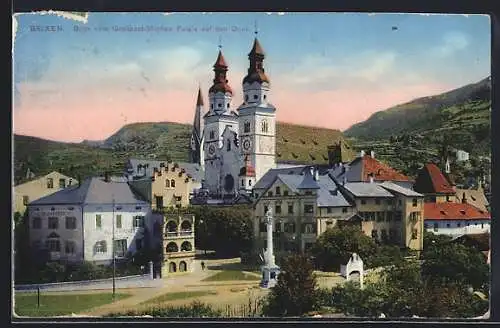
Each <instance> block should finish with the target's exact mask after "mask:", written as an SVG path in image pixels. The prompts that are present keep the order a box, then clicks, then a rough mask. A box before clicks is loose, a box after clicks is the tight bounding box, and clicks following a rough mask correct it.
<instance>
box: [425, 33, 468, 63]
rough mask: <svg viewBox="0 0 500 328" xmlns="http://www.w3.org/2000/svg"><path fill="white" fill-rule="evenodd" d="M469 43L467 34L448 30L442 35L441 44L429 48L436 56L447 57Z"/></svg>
mask: <svg viewBox="0 0 500 328" xmlns="http://www.w3.org/2000/svg"><path fill="white" fill-rule="evenodd" d="M468 45H469V40H468V38H467V36H466V35H465V34H463V33H460V32H449V33H446V34H445V35H444V36H443V40H442V44H440V45H438V46H436V47H435V48H433V49H431V51H430V52H431V54H433V55H435V56H436V57H441V58H443V57H449V56H451V55H453V54H455V53H456V52H458V51H460V50H463V49H465V48H466V47H467V46H468Z"/></svg>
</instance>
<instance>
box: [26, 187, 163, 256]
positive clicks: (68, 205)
mask: <svg viewBox="0 0 500 328" xmlns="http://www.w3.org/2000/svg"><path fill="white" fill-rule="evenodd" d="M28 208H29V211H28V212H29V242H30V245H31V246H32V251H33V252H32V253H33V255H34V259H39V260H41V259H43V260H49V261H50V260H62V261H68V262H82V261H90V262H94V263H97V264H107V263H109V262H111V261H112V259H113V255H112V254H113V240H114V246H115V249H114V252H115V255H116V258H117V259H123V258H125V257H126V256H127V254H129V253H135V252H136V251H138V250H141V249H143V248H148V247H151V245H150V244H151V243H150V241H151V236H152V234H156V235H158V232H161V230H159V227H158V226H156V227H155V226H154V223H153V221H152V219H151V218H152V217H151V207H150V205H149V204H148V203H147V202H146V201H144V200H142V199H141V198H140V197H139V196H138V195H137V194H135V193H134V192H133V191H132V190H131V188H130V187H129V185H128V184H127V183H126V182H113V181H111V180H110V179H108V178H104V179H103V178H88V179H86V180H85V181H83V182H82V183H81V184H76V185H72V186H69V187H67V188H65V189H63V190H60V191H58V192H56V193H54V194H51V195H49V196H46V197H43V198H40V199H38V200H35V201H33V202H31V203H30V204H29V205H28Z"/></svg>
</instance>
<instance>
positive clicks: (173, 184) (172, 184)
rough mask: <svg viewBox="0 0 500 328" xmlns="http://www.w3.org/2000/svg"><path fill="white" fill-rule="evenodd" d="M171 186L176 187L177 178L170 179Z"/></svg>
mask: <svg viewBox="0 0 500 328" xmlns="http://www.w3.org/2000/svg"><path fill="white" fill-rule="evenodd" d="M170 187H172V188H175V180H174V179H172V180H170Z"/></svg>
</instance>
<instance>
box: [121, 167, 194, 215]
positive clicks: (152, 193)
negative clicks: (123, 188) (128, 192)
mask: <svg viewBox="0 0 500 328" xmlns="http://www.w3.org/2000/svg"><path fill="white" fill-rule="evenodd" d="M126 167H127V174H128V181H129V184H130V186H131V187H132V188H133V189H134V191H135V192H137V193H139V194H140V195H141V196H142V197H143V198H144V199H145V200H146V201H147V202H149V203H150V204H151V205H152V207H153V208H154V209H163V208H170V207H178V206H181V207H185V206H188V205H189V201H190V197H191V195H192V193H193V192H194V191H195V190H197V189H199V188H201V179H202V177H203V170H202V167H201V166H200V165H198V164H196V163H174V162H167V161H165V162H162V161H151V160H139V159H130V160H129V161H128V162H127V166H126Z"/></svg>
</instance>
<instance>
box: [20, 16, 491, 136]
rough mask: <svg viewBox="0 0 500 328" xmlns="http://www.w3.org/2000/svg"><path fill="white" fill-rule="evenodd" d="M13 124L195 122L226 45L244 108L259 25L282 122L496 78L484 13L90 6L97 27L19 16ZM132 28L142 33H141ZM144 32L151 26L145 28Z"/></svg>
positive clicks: (64, 132)
mask: <svg viewBox="0 0 500 328" xmlns="http://www.w3.org/2000/svg"><path fill="white" fill-rule="evenodd" d="M14 19H15V21H16V26H17V30H16V34H15V38H14V45H13V56H14V60H13V74H14V76H13V95H14V98H13V99H14V104H13V115H12V117H13V131H14V133H16V134H23V135H30V136H35V137H40V138H45V139H50V140H58V141H67V142H80V141H82V140H85V139H86V140H103V139H105V138H107V137H109V136H110V135H112V134H113V133H114V132H116V131H117V130H118V129H120V128H121V127H122V126H123V125H125V124H129V123H134V122H162V121H170V122H180V123H189V124H191V123H192V121H193V117H194V112H195V103H196V96H197V92H198V87H199V86H200V87H201V90H202V94H203V96H204V100H205V110H207V107H208V89H209V88H210V86H211V84H212V79H213V68H212V66H213V64H214V62H215V60H216V57H217V53H218V51H219V45H221V46H222V52H223V54H224V57H225V59H226V63H227V64H228V66H229V71H228V80H229V84H230V86H231V87H232V89H233V101H232V108H233V109H237V107H238V106H239V105H240V104H241V103H242V99H243V97H242V79H243V77H244V76H245V74H246V70H247V68H248V57H247V55H248V52H249V51H250V49H251V47H252V44H253V40H254V37H255V31H256V30H257V32H258V34H257V37H258V39H259V41H260V43H261V45H262V47H263V49H264V51H265V53H266V58H265V60H264V68H265V71H266V74H267V75H268V77H269V78H270V80H271V94H270V95H269V96H268V101H269V102H271V103H272V104H273V105H274V106H275V107H276V108H277V111H276V115H277V120H278V121H281V122H290V123H296V124H301V125H310V126H318V127H326V128H334V129H339V130H342V131H343V130H345V129H347V128H349V127H350V126H351V125H352V124H355V123H357V122H361V121H364V120H366V119H367V118H369V117H370V115H372V114H373V113H375V112H377V111H380V110H384V109H387V108H389V107H391V106H394V105H397V104H401V103H405V102H408V101H410V100H412V99H415V98H419V97H425V96H430V95H434V94H439V93H442V92H445V91H448V90H451V89H454V88H457V87H460V86H463V85H466V84H469V83H475V82H478V81H479V80H481V79H483V78H485V77H487V76H489V75H490V68H491V59H490V53H491V48H490V47H491V46H490V43H491V41H490V40H491V28H490V20H489V17H488V16H485V15H468V16H465V15H418V14H368V13H358V14H356V13H284V14H278V13H205V14H203V13H170V14H165V13H90V14H89V15H88V20H87V22H86V23H85V22H77V21H74V20H70V19H68V18H65V17H61V16H57V15H52V14H41V13H34V14H29V13H28V14H17V15H16V16H15V17H14ZM132 29H135V31H134V30H132ZM140 29H142V30H140Z"/></svg>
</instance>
